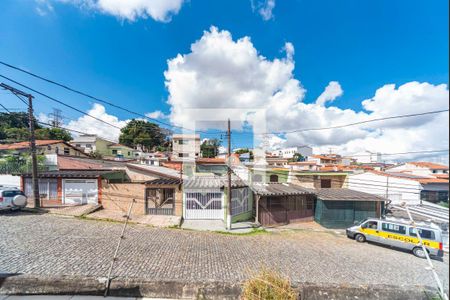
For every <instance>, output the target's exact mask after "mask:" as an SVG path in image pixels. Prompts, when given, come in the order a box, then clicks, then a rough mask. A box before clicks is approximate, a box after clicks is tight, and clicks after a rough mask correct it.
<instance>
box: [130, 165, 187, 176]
mask: <svg viewBox="0 0 450 300" xmlns="http://www.w3.org/2000/svg"><path fill="white" fill-rule="evenodd" d="M127 166H128V167H129V168H134V169H137V170H140V171H143V172H148V173H151V174H156V175H158V176H162V177H167V178H173V179H177V178H179V177H180V172H179V171H176V170H174V169H170V168H166V167H161V166H149V165H141V164H127Z"/></svg>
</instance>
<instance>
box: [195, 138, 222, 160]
mask: <svg viewBox="0 0 450 300" xmlns="http://www.w3.org/2000/svg"><path fill="white" fill-rule="evenodd" d="M219 147H220V141H219V140H218V139H212V140H205V141H204V142H203V143H202V145H201V146H200V152H201V153H202V157H205V158H214V157H216V156H217V154H219Z"/></svg>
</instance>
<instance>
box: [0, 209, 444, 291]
mask: <svg viewBox="0 0 450 300" xmlns="http://www.w3.org/2000/svg"><path fill="white" fill-rule="evenodd" d="M0 228H2V229H1V230H0V251H1V253H2V255H0V273H12V274H17V273H22V274H34V275H48V276H50V275H51V276H59V275H68V276H74V275H80V276H92V277H105V276H106V274H107V272H108V268H109V265H110V263H111V258H112V257H113V253H114V249H115V245H116V244H117V241H118V238H119V236H120V232H121V230H122V225H121V224H118V223H112V222H109V223H108V222H97V221H89V220H79V219H75V218H61V217H58V216H54V215H50V214H44V215H36V214H27V213H20V212H17V213H9V214H4V215H3V214H0ZM433 264H434V265H435V267H436V270H437V272H438V273H439V275H440V276H441V279H442V280H443V282H445V285H446V288H448V282H449V265H448V255H446V256H445V260H444V261H438V260H433ZM262 266H266V267H269V268H271V269H274V270H278V271H280V272H281V273H283V274H285V275H286V276H289V277H290V278H291V279H292V281H293V282H298V283H314V284H349V283H351V284H353V285H369V284H372V285H373V284H388V285H394V286H410V285H417V286H424V285H427V286H432V287H434V286H435V283H434V281H433V277H432V274H431V273H430V272H429V271H427V270H426V269H425V267H426V266H427V263H426V261H425V260H422V259H419V258H417V257H415V256H413V255H412V254H410V253H407V252H402V251H397V250H392V249H390V248H385V247H380V246H377V245H374V244H367V243H365V244H359V243H356V242H355V241H353V240H350V239H348V238H346V237H345V236H341V235H335V234H332V233H329V232H315V231H306V230H304V231H303V230H302V231H291V232H280V233H269V234H262V235H250V236H234V235H224V234H217V233H211V232H195V231H187V230H174V229H159V228H150V227H146V226H140V225H131V226H130V228H129V229H127V232H126V234H125V239H124V240H123V242H122V247H121V248H120V251H119V256H118V261H117V262H116V264H115V268H114V271H113V276H117V277H119V278H136V279H141V278H142V279H146V280H152V281H180V282H183V283H184V282H186V283H191V282H194V283H195V282H201V283H203V282H211V281H217V282H230V283H236V282H239V281H242V280H243V279H245V278H247V277H248V276H249V274H250V273H251V272H252V271H255V270H258V269H260V268H261V267H262Z"/></svg>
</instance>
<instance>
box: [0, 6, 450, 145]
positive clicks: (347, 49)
mask: <svg viewBox="0 0 450 300" xmlns="http://www.w3.org/2000/svg"><path fill="white" fill-rule="evenodd" d="M69 2H70V1H69ZM39 12H40V13H39ZM212 25H213V26H216V27H217V28H218V29H219V30H226V31H228V32H230V33H231V34H232V36H233V39H235V40H236V39H238V38H242V37H244V36H248V37H250V38H251V42H252V44H253V46H254V48H255V49H257V51H258V52H259V54H260V55H263V56H265V57H267V59H268V60H273V59H274V58H282V57H284V56H285V54H284V53H283V51H282V48H283V46H284V45H285V43H286V42H290V43H292V44H293V45H294V47H295V55H294V57H293V61H294V63H295V69H294V70H293V77H294V78H295V79H297V80H299V81H300V82H301V85H302V86H303V88H304V89H306V90H307V93H306V95H305V97H304V98H303V99H302V101H303V102H305V103H313V102H315V101H316V98H317V97H318V96H319V95H320V94H321V93H322V92H323V90H324V88H325V87H326V86H327V85H328V83H329V82H330V81H338V82H339V84H340V85H341V86H342V88H343V90H344V93H343V95H342V96H340V97H338V98H337V99H336V100H335V101H334V102H333V106H336V107H338V108H340V109H347V108H348V109H351V110H353V111H355V112H358V111H360V110H362V105H361V101H363V100H365V99H369V98H372V97H373V96H374V94H375V91H376V90H377V89H379V88H381V87H383V86H384V85H386V84H390V83H393V84H396V85H397V86H399V85H402V84H405V83H408V82H412V81H419V82H427V83H429V84H432V85H438V84H442V83H445V84H446V83H447V82H448V63H449V62H448V51H449V49H448V1H446V0H436V1H411V0H409V1H387V0H386V1H382V0H378V1H360V0H353V1H333V0H330V1H325V0H323V1H304V0H282V1H280V0H278V1H277V2H276V6H275V8H274V9H273V17H272V18H271V19H270V20H264V19H263V18H262V16H261V15H260V14H259V13H258V11H255V10H254V9H252V5H251V2H250V1H247V0H227V1H211V0H190V1H188V2H185V3H184V4H183V6H182V7H181V9H180V11H179V12H178V13H176V14H173V15H172V17H171V20H170V21H169V22H159V21H155V20H153V19H152V18H151V17H147V18H136V19H135V20H133V21H130V20H124V19H121V18H120V17H117V16H113V15H111V14H107V13H103V12H101V11H96V10H93V9H89V8H86V7H84V8H80V7H79V6H78V5H75V4H73V5H72V4H67V3H61V2H59V1H57V0H54V1H52V0H47V1H44V0H40V1H32V0H3V1H2V10H0V60H2V61H5V62H8V63H11V64H13V65H16V66H19V67H22V68H25V69H27V70H30V71H33V72H36V73H37V74H40V75H44V76H47V77H49V78H51V79H54V80H57V81H60V82H62V83H65V84H67V85H70V86H73V87H76V88H78V89H81V90H83V91H86V92H88V93H91V94H93V95H95V96H97V97H100V98H104V99H108V100H110V101H112V102H114V103H117V104H121V105H124V106H126V107H129V108H131V109H134V110H138V111H139V112H143V113H145V112H152V111H156V110H161V111H163V112H164V113H166V114H167V113H169V111H170V106H169V105H168V104H167V103H166V101H167V98H168V95H169V93H168V90H167V88H166V87H165V85H164V81H165V78H164V71H166V70H167V69H168V66H167V60H169V59H173V58H174V57H176V55H177V54H187V53H189V52H191V50H190V47H191V44H193V43H194V42H195V41H197V40H199V39H200V38H201V37H202V35H203V32H204V31H205V30H209V29H210V27H211V26H212ZM0 74H3V75H6V76H10V77H12V78H14V79H17V80H19V81H21V82H24V83H27V84H29V85H30V86H32V87H36V88H38V89H40V90H42V91H45V92H47V93H48V94H50V95H52V96H55V97H58V98H59V99H61V100H64V101H66V102H68V103H70V104H72V105H74V106H76V107H78V108H80V109H82V110H88V109H90V108H91V107H92V102H91V101H88V100H86V99H84V98H81V97H79V96H77V95H75V94H71V93H68V92H66V91H64V90H61V89H59V88H56V87H54V86H51V85H48V84H44V83H42V82H39V81H37V80H35V79H33V78H30V77H28V76H26V75H23V74H20V73H18V72H17V71H13V70H10V69H7V68H6V67H4V66H0ZM0 99H1V100H0V101H1V102H2V104H4V105H6V106H7V107H10V108H16V107H21V105H20V103H19V102H17V100H16V99H15V98H12V97H9V96H8V95H6V94H5V92H0ZM22 106H23V105H22ZM35 106H36V111H37V112H38V113H41V112H43V113H49V112H50V111H51V109H52V107H57V106H56V105H54V104H53V103H51V102H49V101H47V100H45V99H42V98H40V97H38V98H37V99H36V104H35ZM107 112H108V113H109V114H112V115H115V116H117V117H118V118H119V119H121V120H123V119H129V118H131V117H133V116H131V115H129V114H127V113H124V112H123V111H120V110H117V109H114V108H111V107H107ZM63 113H64V115H66V116H67V117H70V118H78V117H79V114H78V113H76V112H73V111H70V110H68V109H67V108H63ZM399 113H401V111H399ZM236 144H237V146H242V145H245V144H246V141H245V139H244V138H242V139H240V140H239V139H238V140H237V141H236Z"/></svg>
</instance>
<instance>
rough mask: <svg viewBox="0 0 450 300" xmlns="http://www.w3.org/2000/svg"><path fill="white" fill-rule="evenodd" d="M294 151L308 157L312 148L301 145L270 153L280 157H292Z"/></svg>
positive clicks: (311, 152)
mask: <svg viewBox="0 0 450 300" xmlns="http://www.w3.org/2000/svg"><path fill="white" fill-rule="evenodd" d="M296 153H299V154H301V155H302V156H304V157H308V156H311V155H312V154H313V149H312V148H311V147H309V146H301V147H292V148H285V149H280V150H275V151H272V155H277V156H281V157H282V158H293V157H294V155H295V154H296Z"/></svg>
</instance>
